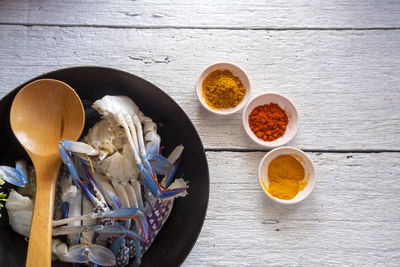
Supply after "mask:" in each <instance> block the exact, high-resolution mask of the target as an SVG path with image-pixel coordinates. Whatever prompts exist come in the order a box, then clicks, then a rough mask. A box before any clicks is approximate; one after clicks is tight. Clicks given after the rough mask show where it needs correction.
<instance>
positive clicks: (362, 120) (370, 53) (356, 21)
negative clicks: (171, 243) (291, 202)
mask: <svg viewBox="0 0 400 267" xmlns="http://www.w3.org/2000/svg"><path fill="white" fill-rule="evenodd" d="M327 2H329V3H327ZM399 24H400V2H398V1H389V0H385V1H374V0H368V1H348V0H341V1H315V0H311V1H303V0H294V1H284V0H281V1H256V0H248V1H245V2H244V1H236V0H231V1H225V0H224V1H210V0H205V1H185V0H174V1H165V0H163V1H161V0H159V1H155V0H136V1H130V0H114V1H106V0H100V1H96V0H90V1H83V0H71V1H59V0H57V1H50V0H33V1H28V0H24V1H20V0H0V97H2V96H4V95H5V94H6V93H7V92H9V91H10V90H12V89H13V88H15V87H16V86H18V85H19V84H21V83H23V82H25V81H26V80H29V79H31V78H33V77H35V76H37V75H40V74H42V73H45V72H48V71H52V70H55V69H59V68H64V67H71V66H78V65H98V66H107V67H113V68H118V69H122V70H125V71H128V72H131V73H134V74H137V75H139V76H141V77H143V78H145V79H147V80H149V81H150V82H152V83H154V84H155V85H157V86H158V87H160V88H161V89H162V90H164V91H165V92H167V93H168V94H169V95H170V96H171V97H172V98H173V99H174V100H175V101H176V102H177V103H178V104H179V105H180V106H181V107H182V108H183V109H184V110H185V112H186V113H187V114H188V115H189V117H190V119H191V120H192V121H193V123H194V125H195V127H196V129H197V130H198V132H199V134H200V136H201V138H202V141H203V144H204V146H205V148H206V150H207V157H208V161H209V169H210V180H211V186H210V188H211V192H210V201H209V210H208V214H207V218H206V221H205V224H204V228H203V231H202V233H201V235H200V237H199V240H198V242H197V243H196V245H195V247H194V249H193V251H192V252H191V254H190V255H189V257H188V258H187V260H186V262H185V263H184V266H185V267H187V266H243V265H245V266H321V265H323V266H357V265H362V266H399V265H400V253H399V249H400V241H399V240H400V223H399V220H400V197H399V193H398V192H399V189H400V183H399V180H400V177H399V174H398V173H399V171H400V163H399V162H400V135H399V132H400V115H399V114H400V106H399V100H400V25H399ZM217 61H229V62H233V63H236V64H238V65H240V66H242V67H243V68H244V69H245V70H246V71H247V72H248V74H249V76H250V79H251V82H252V86H253V90H254V91H253V94H252V95H253V96H256V95H258V94H260V93H263V92H277V93H282V94H284V95H286V96H288V97H289V98H290V99H291V100H292V101H293V102H294V103H295V104H296V106H297V107H298V110H299V114H300V120H301V124H300V130H299V133H298V134H297V136H296V138H295V140H294V141H293V142H291V143H290V145H293V146H296V147H298V148H301V149H306V150H308V151H314V152H309V154H310V156H311V157H312V159H313V160H314V162H315V163H316V168H317V179H318V181H317V185H316V188H315V190H314V192H313V193H312V194H311V196H310V197H309V198H308V199H307V200H305V202H303V203H300V204H299V205H295V206H279V205H277V204H274V203H272V202H271V201H270V200H268V199H267V197H266V196H264V193H263V191H262V189H261V187H260V186H259V184H258V178H257V169H258V162H259V161H260V160H261V158H262V157H263V155H264V152H257V151H259V150H260V149H262V148H260V147H258V146H256V145H254V144H252V143H251V140H250V139H249V138H248V137H247V136H246V135H245V133H244V131H243V130H242V124H241V114H236V115H233V116H229V117H217V116H213V115H211V114H210V113H208V112H207V111H206V110H204V109H203V108H202V107H201V106H200V104H199V103H198V102H197V99H196V95H195V92H194V83H195V81H196V79H197V77H198V75H199V74H200V72H201V71H202V69H203V68H205V67H206V66H207V65H209V64H212V63H215V62H217ZM353 151H357V153H354V152H353ZM371 151H376V152H382V151H389V152H385V153H368V152H371Z"/></svg>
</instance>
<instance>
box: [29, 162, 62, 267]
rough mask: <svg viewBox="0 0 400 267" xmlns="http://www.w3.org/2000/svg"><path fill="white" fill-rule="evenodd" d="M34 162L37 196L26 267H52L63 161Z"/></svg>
mask: <svg viewBox="0 0 400 267" xmlns="http://www.w3.org/2000/svg"><path fill="white" fill-rule="evenodd" d="M32 160H33V164H34V166H35V171H36V196H35V207H34V209H33V217H32V225H31V231H30V235H29V246H28V256H27V260H26V266H27V267H50V266H51V241H52V238H51V237H52V221H53V205H54V193H55V185H56V181H57V176H58V172H59V169H60V164H61V159H60V158H54V157H53V158H51V159H49V158H47V159H43V158H39V159H37V160H35V159H32Z"/></svg>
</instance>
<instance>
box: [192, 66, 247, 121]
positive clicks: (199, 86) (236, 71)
mask: <svg viewBox="0 0 400 267" xmlns="http://www.w3.org/2000/svg"><path fill="white" fill-rule="evenodd" d="M215 70H229V71H230V72H232V74H233V76H236V77H238V78H239V80H240V81H241V82H242V84H243V86H244V88H246V93H245V95H244V96H243V99H242V101H240V103H239V104H238V105H237V106H236V107H234V108H225V109H215V108H212V107H210V106H209V105H207V103H206V101H205V99H204V96H203V81H204V79H205V78H206V77H207V76H208V75H209V74H210V73H211V72H213V71H215ZM196 94H197V98H198V99H199V101H200V103H201V104H202V105H203V107H205V108H206V109H207V110H209V111H211V112H212V113H215V114H219V115H230V114H233V113H235V112H238V111H239V110H241V109H242V108H243V107H244V106H245V105H246V103H247V101H249V99H250V80H249V77H248V76H247V74H246V72H245V71H244V70H242V69H241V68H239V67H238V66H236V65H233V64H231V63H225V62H221V63H216V64H214V65H211V66H209V67H207V68H206V69H205V70H204V71H203V72H202V73H201V75H200V76H199V79H198V80H197V83H196Z"/></svg>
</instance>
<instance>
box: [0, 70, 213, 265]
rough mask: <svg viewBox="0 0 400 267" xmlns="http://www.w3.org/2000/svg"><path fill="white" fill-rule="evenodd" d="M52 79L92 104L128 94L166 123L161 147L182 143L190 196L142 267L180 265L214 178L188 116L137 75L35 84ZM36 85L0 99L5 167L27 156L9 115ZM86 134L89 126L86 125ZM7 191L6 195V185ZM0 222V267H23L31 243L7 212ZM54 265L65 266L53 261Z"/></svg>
mask: <svg viewBox="0 0 400 267" xmlns="http://www.w3.org/2000/svg"><path fill="white" fill-rule="evenodd" d="M41 78H52V79H57V80H60V81H63V82H65V83H67V84H69V85H70V86H71V87H72V88H74V89H75V90H76V92H77V93H78V95H79V96H80V97H81V99H82V100H83V102H84V103H85V101H88V102H87V103H90V102H92V101H95V100H96V99H99V98H101V97H103V96H105V95H126V96H128V97H130V98H131V99H133V100H134V101H135V103H136V104H137V105H138V106H139V107H140V109H141V110H142V111H143V113H144V114H146V115H147V116H149V117H151V118H152V119H153V121H155V122H159V123H162V124H163V125H164V126H163V127H162V128H161V129H160V135H161V138H162V145H163V146H164V147H165V152H166V153H169V152H170V151H172V149H173V148H174V147H175V146H176V145H179V144H183V145H184V146H185V150H184V153H183V160H182V162H181V166H180V168H179V170H178V173H177V177H179V176H181V177H184V178H185V180H187V181H189V195H188V196H186V197H185V198H178V199H176V200H175V203H174V208H173V210H172V212H171V215H170V217H169V219H168V221H167V222H166V223H165V225H164V227H163V228H162V230H161V231H160V233H159V234H158V236H157V238H156V240H155V241H154V243H153V244H152V245H151V247H150V249H149V250H148V251H147V252H146V254H145V255H144V257H143V260H142V266H179V265H181V264H182V263H183V262H184V260H185V259H186V257H187V256H188V255H189V252H190V250H191V249H192V248H193V246H194V244H195V242H196V240H197V237H198V235H199V234H200V231H201V228H202V225H203V222H204V219H205V215H206V211H207V205H208V195H209V174H208V165H207V159H206V155H205V153H204V149H203V145H202V143H201V140H200V137H199V135H198V133H197V132H196V129H195V128H194V126H193V124H192V123H191V121H190V120H189V118H188V117H187V115H186V114H185V112H184V111H183V110H182V109H181V108H180V107H179V106H178V104H176V102H175V101H174V100H172V98H170V97H169V96H168V95H167V94H165V93H164V92H163V91H162V90H160V89H159V88H157V87H156V86H155V85H153V84H151V83H149V82H147V81H145V80H144V79H142V78H139V77H137V76H135V75H132V74H129V73H126V72H123V71H119V70H115V69H110V68H101V67H75V68H68V69H62V70H57V71H53V72H50V73H47V74H43V75H41V76H39V77H36V78H34V79H32V80H31V81H34V80H37V79H41ZM31 81H28V82H26V83H25V84H22V85H21V86H19V87H17V88H16V89H14V90H13V91H11V92H10V93H9V94H7V95H6V96H5V97H4V98H3V99H1V100H0V129H1V134H0V165H9V166H13V164H14V162H15V160H17V159H20V158H25V159H27V160H28V156H27V154H26V153H25V151H24V150H23V149H22V148H21V146H20V145H19V144H18V142H17V140H16V139H15V137H14V135H13V134H12V132H11V127H10V123H9V112H10V107H11V103H12V101H13V99H14V97H15V95H16V94H17V92H18V91H19V90H20V89H21V88H22V87H24V86H25V85H26V84H28V83H30V82H31ZM86 130H87V127H86ZM3 187H5V191H7V189H8V188H9V187H8V188H7V186H6V185H5V186H3ZM1 215H2V217H1V218H0V266H24V264H25V260H26V251H27V245H28V243H27V242H26V241H25V240H24V237H23V236H21V235H19V234H17V233H15V232H14V231H13V230H12V229H11V227H10V226H9V224H8V216H7V212H6V210H5V208H4V209H2V211H1ZM53 266H66V264H65V263H60V262H57V263H54V264H53Z"/></svg>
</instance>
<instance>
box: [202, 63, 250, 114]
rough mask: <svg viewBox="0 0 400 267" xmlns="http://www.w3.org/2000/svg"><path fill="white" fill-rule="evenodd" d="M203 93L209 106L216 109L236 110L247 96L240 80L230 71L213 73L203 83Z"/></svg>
mask: <svg viewBox="0 0 400 267" xmlns="http://www.w3.org/2000/svg"><path fill="white" fill-rule="evenodd" d="M202 91H203V96H204V98H205V101H206V103H207V105H209V106H210V107H212V108H214V109H226V108H234V107H236V106H237V105H238V104H239V103H240V102H241V101H242V99H243V97H244V95H245V94H246V88H245V87H244V86H243V84H242V82H241V81H240V79H239V78H238V77H236V76H234V75H233V74H232V72H231V71H229V70H215V71H213V72H211V73H210V74H209V75H208V76H207V77H206V78H205V79H204V81H203V84H202Z"/></svg>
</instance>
